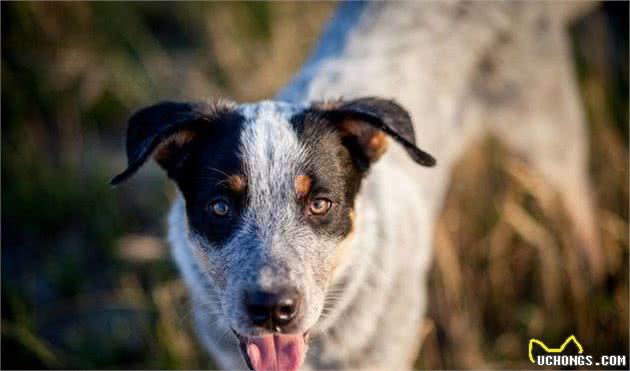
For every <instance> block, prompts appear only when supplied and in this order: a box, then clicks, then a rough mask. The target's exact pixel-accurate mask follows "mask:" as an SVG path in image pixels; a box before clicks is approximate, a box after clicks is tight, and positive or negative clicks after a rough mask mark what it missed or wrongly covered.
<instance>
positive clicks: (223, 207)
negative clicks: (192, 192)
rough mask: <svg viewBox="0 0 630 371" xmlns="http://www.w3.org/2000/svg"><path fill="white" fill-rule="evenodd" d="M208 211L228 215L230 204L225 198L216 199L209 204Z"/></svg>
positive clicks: (218, 214) (217, 214)
mask: <svg viewBox="0 0 630 371" xmlns="http://www.w3.org/2000/svg"><path fill="white" fill-rule="evenodd" d="M208 211H209V212H211V213H212V214H214V215H216V216H226V215H228V214H229V213H230V205H229V204H228V202H227V201H225V200H215V201H212V202H210V204H209V205H208Z"/></svg>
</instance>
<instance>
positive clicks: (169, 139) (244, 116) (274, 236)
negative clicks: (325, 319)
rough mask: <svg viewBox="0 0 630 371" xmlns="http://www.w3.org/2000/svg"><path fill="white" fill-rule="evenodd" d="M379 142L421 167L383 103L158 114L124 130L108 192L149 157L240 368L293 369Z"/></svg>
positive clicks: (398, 116) (184, 109) (400, 119)
mask: <svg viewBox="0 0 630 371" xmlns="http://www.w3.org/2000/svg"><path fill="white" fill-rule="evenodd" d="M386 134H388V135H390V136H391V137H393V138H394V139H395V140H396V141H397V142H399V143H401V144H402V145H403V146H405V148H406V149H407V152H408V153H409V154H410V155H411V157H412V159H414V160H415V161H416V162H418V163H420V164H422V165H425V166H431V165H433V163H434V160H433V158H432V157H431V156H430V155H428V154H426V153H425V152H423V151H421V150H420V149H418V148H417V147H416V146H415V145H414V133H413V127H412V125H411V121H410V118H409V115H408V114H407V113H406V111H405V110H404V109H402V108H401V107H400V106H398V105H397V104H395V103H393V102H391V101H387V100H381V99H375V98H364V99H358V100H353V101H348V102H343V101H339V102H334V103H314V104H312V105H293V104H289V103H284V102H270V101H265V102H261V103H257V104H243V105H236V104H233V103H227V102H214V103H195V104H190V103H161V104H158V105H155V106H152V107H149V108H146V109H144V110H141V111H139V112H138V113H136V114H135V115H134V116H133V117H132V118H131V119H130V122H129V129H128V137H127V152H128V158H129V167H128V168H127V170H125V172H123V173H122V174H120V175H119V176H118V177H116V178H115V179H114V180H113V183H118V182H120V181H122V180H124V179H125V178H127V177H128V176H130V175H131V174H133V173H134V172H135V171H136V170H137V169H138V168H139V167H140V166H141V165H142V164H143V163H144V162H145V161H146V160H147V159H148V158H149V157H151V156H152V157H153V158H154V159H155V160H156V161H157V162H158V163H159V164H160V165H161V166H162V167H163V168H164V169H165V170H166V172H167V173H168V176H169V177H170V178H171V179H173V180H174V181H175V182H176V183H177V186H178V188H179V190H180V191H181V194H182V195H183V197H184V199H185V204H186V214H187V225H188V229H189V234H190V236H189V239H190V240H191V241H193V243H191V246H190V249H191V251H190V253H191V254H192V255H193V256H194V257H195V261H196V263H197V265H198V268H199V269H200V270H201V271H203V272H206V273H207V278H208V280H210V281H211V284H212V286H213V287H214V288H215V289H216V291H217V293H218V295H219V298H218V299H219V301H220V307H221V308H220V310H219V312H220V313H221V314H222V315H223V317H224V318H223V320H224V321H225V322H226V323H228V324H229V325H230V326H231V328H232V330H233V331H234V332H235V334H236V335H237V337H238V338H239V340H240V343H241V349H242V351H243V355H244V356H245V359H246V361H247V363H248V365H249V366H250V367H252V368H255V369H273V368H281V369H296V368H297V367H299V365H300V364H301V362H302V361H303V358H304V353H305V346H306V345H305V344H306V335H307V334H308V331H309V329H310V328H311V327H313V325H314V324H315V323H316V321H317V320H318V318H319V316H320V314H321V312H322V309H323V305H324V299H325V295H326V289H327V287H328V286H329V284H330V283H331V278H332V277H333V275H334V274H335V272H336V271H337V270H338V269H341V268H340V267H343V266H344V264H345V263H346V262H345V260H346V259H347V258H348V257H349V256H350V248H351V243H350V242H351V239H352V235H353V234H352V232H353V228H354V220H355V212H354V202H355V197H356V195H357V193H358V191H359V188H360V185H361V180H362V179H363V177H364V176H365V175H366V173H367V171H368V169H369V166H370V165H371V164H372V163H373V162H374V161H376V160H377V159H378V158H379V157H380V156H381V155H382V154H383V152H384V151H385V149H386Z"/></svg>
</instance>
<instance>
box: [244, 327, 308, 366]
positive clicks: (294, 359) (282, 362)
mask: <svg viewBox="0 0 630 371" xmlns="http://www.w3.org/2000/svg"><path fill="white" fill-rule="evenodd" d="M232 332H233V333H234V335H236V338H237V339H238V342H239V348H240V351H241V355H242V356H243V358H244V359H245V363H246V364H247V367H249V369H250V370H254V371H279V370H282V371H295V370H297V369H299V368H300V366H301V365H302V362H304V356H305V355H306V343H307V341H308V333H309V332H308V331H306V332H305V333H303V334H281V333H274V334H269V335H265V336H243V335H240V334H239V333H237V332H236V331H234V329H232Z"/></svg>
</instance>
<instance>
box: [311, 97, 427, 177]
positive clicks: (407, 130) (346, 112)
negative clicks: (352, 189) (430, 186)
mask: <svg viewBox="0 0 630 371" xmlns="http://www.w3.org/2000/svg"><path fill="white" fill-rule="evenodd" d="M314 107H316V109H318V110H321V112H322V113H323V115H324V117H326V119H327V121H329V122H331V123H332V124H333V125H334V126H335V128H336V129H337V130H339V132H340V134H341V139H342V142H343V143H344V145H345V146H346V147H348V149H349V150H350V152H351V154H352V155H353V158H354V159H355V163H356V164H357V165H358V166H359V167H360V168H362V169H367V167H368V166H369V165H370V164H372V163H373V162H375V161H376V160H378V159H379V158H380V157H381V155H382V154H383V153H384V152H385V150H386V149H387V140H386V138H385V135H386V134H387V135H389V136H390V137H392V138H393V139H394V140H395V141H396V142H398V143H400V144H401V145H402V146H403V147H404V148H405V150H406V151H407V153H408V154H409V156H411V158H412V159H413V160H414V161H415V162H417V163H418V164H420V165H423V166H434V165H435V163H436V161H435V159H434V158H433V156H431V155H430V154H428V153H426V152H425V151H423V150H421V149H420V148H418V147H417V146H416V140H415V134H414V130H413V124H412V122H411V117H410V116H409V113H407V111H406V110H405V109H404V108H402V107H401V106H400V105H398V104H397V103H396V102H394V101H391V100H386V99H380V98H374V97H367V98H359V99H354V100H350V101H337V102H326V103H318V104H316V105H314Z"/></svg>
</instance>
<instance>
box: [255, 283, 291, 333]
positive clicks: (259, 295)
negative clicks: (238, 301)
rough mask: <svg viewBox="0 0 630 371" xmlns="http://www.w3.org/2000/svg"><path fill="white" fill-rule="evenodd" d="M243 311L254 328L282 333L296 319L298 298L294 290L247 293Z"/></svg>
mask: <svg viewBox="0 0 630 371" xmlns="http://www.w3.org/2000/svg"><path fill="white" fill-rule="evenodd" d="M244 304H245V310H246V311H247V314H248V315H249V318H250V319H251V321H252V322H253V323H254V324H255V325H256V326H261V327H265V328H267V329H269V330H272V331H282V330H283V329H285V328H286V327H287V326H288V325H289V324H291V322H292V321H293V319H295V318H296V316H297V314H298V311H299V308H300V296H299V294H298V293H297V291H295V290H282V291H278V292H276V293H271V292H264V291H253V292H247V293H246V294H245V299H244Z"/></svg>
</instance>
